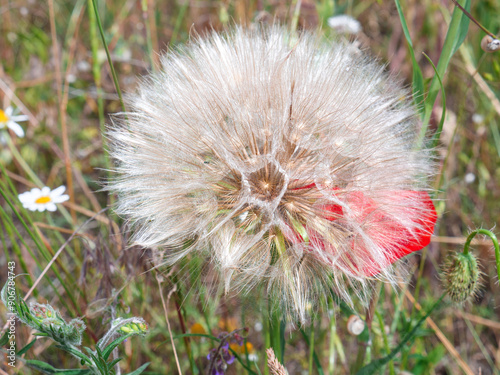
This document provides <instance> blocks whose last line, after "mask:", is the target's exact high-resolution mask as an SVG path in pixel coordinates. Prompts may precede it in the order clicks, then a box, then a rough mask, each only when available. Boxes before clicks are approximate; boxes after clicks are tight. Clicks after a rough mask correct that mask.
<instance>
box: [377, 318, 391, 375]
mask: <svg viewBox="0 0 500 375" xmlns="http://www.w3.org/2000/svg"><path fill="white" fill-rule="evenodd" d="M375 316H376V317H377V320H378V325H379V326H380V333H381V334H382V340H383V341H384V349H385V351H386V353H387V354H389V353H390V352H391V347H390V346H389V340H388V339H387V334H386V333H385V324H384V318H382V315H381V314H380V313H379V312H378V311H377V310H375ZM395 373H396V372H395V371H394V362H393V361H392V360H390V361H389V374H390V375H395Z"/></svg>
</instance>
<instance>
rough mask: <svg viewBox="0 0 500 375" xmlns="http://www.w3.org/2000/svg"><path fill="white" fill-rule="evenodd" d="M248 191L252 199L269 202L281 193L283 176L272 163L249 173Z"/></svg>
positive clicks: (283, 182) (283, 183) (283, 181)
mask: <svg viewBox="0 0 500 375" xmlns="http://www.w3.org/2000/svg"><path fill="white" fill-rule="evenodd" d="M248 182H249V184H250V191H251V194H252V196H253V197H254V198H256V199H258V200H261V201H267V202H271V201H273V200H275V199H276V198H277V197H278V196H279V195H280V194H281V192H282V190H283V187H284V185H285V176H284V174H283V173H282V172H281V171H280V170H279V169H278V167H277V166H276V165H274V164H273V163H269V164H267V165H265V166H264V167H263V168H261V169H259V170H257V171H255V172H253V173H251V174H250V175H249V178H248Z"/></svg>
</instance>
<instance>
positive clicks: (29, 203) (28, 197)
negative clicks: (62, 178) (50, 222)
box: [18, 185, 69, 212]
mask: <svg viewBox="0 0 500 375" xmlns="http://www.w3.org/2000/svg"><path fill="white" fill-rule="evenodd" d="M65 190H66V186H64V185H63V186H59V187H58V188H57V189H54V190H52V191H51V190H50V188H49V187H47V186H45V187H43V188H42V189H39V188H34V189H31V191H27V192H25V193H22V194H19V195H18V198H19V200H20V201H21V203H22V204H23V207H24V208H27V209H28V210H30V211H37V210H38V211H39V212H43V211H45V210H48V211H55V210H57V207H56V203H62V202H66V201H67V200H68V199H69V196H68V195H67V194H63V193H64V191H65Z"/></svg>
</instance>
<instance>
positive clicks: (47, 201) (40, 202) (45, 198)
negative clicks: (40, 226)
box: [35, 195, 51, 204]
mask: <svg viewBox="0 0 500 375" xmlns="http://www.w3.org/2000/svg"><path fill="white" fill-rule="evenodd" d="M50 201H51V199H50V197H49V196H48V195H46V196H44V197H40V198H38V199H37V200H36V201H35V203H38V204H43V203H49V202H50Z"/></svg>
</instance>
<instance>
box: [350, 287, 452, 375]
mask: <svg viewBox="0 0 500 375" xmlns="http://www.w3.org/2000/svg"><path fill="white" fill-rule="evenodd" d="M445 295H446V293H443V295H441V297H440V298H439V299H438V300H437V302H436V303H435V304H434V305H433V306H432V307H431V308H430V310H429V311H428V312H427V314H425V315H424V316H423V317H422V318H421V319H420V320H419V321H418V322H417V324H415V327H413V329H412V330H411V331H410V332H408V334H407V335H406V336H405V337H404V338H403V339H402V340H401V342H400V343H399V345H398V346H396V348H394V349H393V350H392V351H391V352H390V353H389V354H388V355H387V356H385V357H383V358H379V359H375V360H373V361H371V362H370V363H369V364H367V365H366V366H364V367H362V368H361V369H360V370H359V371H358V372H356V375H371V374H375V373H376V372H377V371H378V370H380V369H381V368H382V366H384V365H386V364H387V363H389V361H390V360H392V359H393V358H394V357H395V356H396V355H397V354H398V353H399V352H400V351H401V350H402V349H403V348H404V347H405V345H406V344H407V343H408V342H409V341H411V340H413V338H414V337H415V334H416V333H417V331H418V330H419V328H420V326H421V325H422V324H423V323H424V322H425V321H426V319H427V318H428V317H429V316H430V315H431V313H432V312H433V311H434V310H435V309H436V308H437V307H438V306H439V305H440V304H441V302H442V301H443V299H444V297H445Z"/></svg>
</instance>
